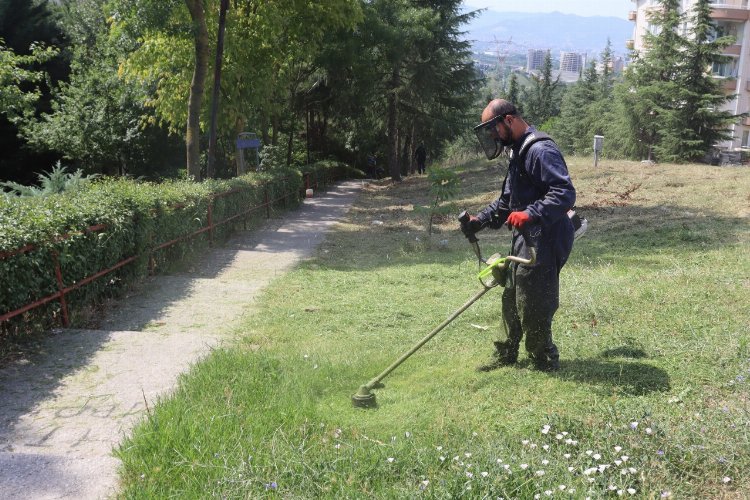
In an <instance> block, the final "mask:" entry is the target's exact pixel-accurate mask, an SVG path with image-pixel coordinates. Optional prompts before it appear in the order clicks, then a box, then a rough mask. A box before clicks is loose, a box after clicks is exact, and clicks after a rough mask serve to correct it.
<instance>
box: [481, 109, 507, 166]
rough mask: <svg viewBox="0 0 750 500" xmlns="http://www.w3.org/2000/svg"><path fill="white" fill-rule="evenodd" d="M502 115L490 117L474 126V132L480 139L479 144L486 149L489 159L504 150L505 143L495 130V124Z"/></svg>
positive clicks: (485, 152)
mask: <svg viewBox="0 0 750 500" xmlns="http://www.w3.org/2000/svg"><path fill="white" fill-rule="evenodd" d="M500 118H501V117H500V116H496V117H494V118H490V119H489V120H487V121H486V122H482V123H480V124H479V125H477V126H476V127H474V133H475V134H476V136H477V139H479V144H480V145H481V146H482V149H483V150H484V154H485V155H486V156H487V159H488V160H493V159H495V158H497V157H498V156H499V155H500V153H501V152H502V150H503V145H502V144H501V143H500V142H501V141H500V139H499V138H498V137H497V132H495V130H494V129H495V124H496V123H497V122H498V120H500Z"/></svg>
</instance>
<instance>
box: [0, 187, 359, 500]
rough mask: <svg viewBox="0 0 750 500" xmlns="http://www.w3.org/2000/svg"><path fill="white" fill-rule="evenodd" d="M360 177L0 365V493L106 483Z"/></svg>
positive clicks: (40, 492)
mask: <svg viewBox="0 0 750 500" xmlns="http://www.w3.org/2000/svg"><path fill="white" fill-rule="evenodd" d="M362 185H363V183H362V181H347V182H343V183H340V184H339V185H337V186H336V187H335V188H332V189H331V190H329V191H328V192H327V193H324V194H321V195H316V197H315V198H312V199H307V200H305V203H304V204H303V206H302V208H300V209H299V210H296V211H294V212H291V213H289V214H286V216H285V217H284V218H282V219H277V220H271V221H269V222H268V224H267V225H266V226H265V227H264V228H263V229H261V230H257V231H253V232H241V233H240V234H238V235H237V236H236V237H234V238H233V239H232V240H230V241H229V242H228V243H227V244H226V245H224V246H222V247H220V248H216V249H213V250H212V251H211V252H209V254H208V255H206V257H205V258H204V259H202V260H201V262H200V263H198V264H196V265H195V268H196V271H194V272H187V273H181V274H177V275H170V276H157V277H154V278H151V279H150V281H149V282H148V283H147V286H144V287H142V290H141V291H139V292H137V293H135V294H134V295H133V296H131V297H128V298H127V299H126V300H123V301H121V303H120V306H119V308H118V309H117V310H115V311H112V312H111V314H109V315H108V317H106V318H103V319H102V321H101V329H100V330H59V331H55V332H54V333H53V334H52V335H50V338H49V339H48V340H46V341H45V343H44V344H45V345H44V347H43V349H42V352H40V353H39V354H36V355H34V356H32V357H30V358H29V359H26V360H21V361H18V362H16V363H14V364H12V365H11V366H6V367H3V368H0V499H5V498H9V499H10V498H12V499H56V498H75V499H89V498H91V499H94V498H104V497H108V496H111V495H112V494H113V493H115V492H116V487H117V467H118V465H119V461H118V460H117V459H116V458H114V457H113V456H112V454H111V451H112V448H113V447H114V446H116V445H117V444H118V442H119V441H120V439H121V438H122V436H123V435H124V434H126V433H127V432H129V430H130V429H131V428H132V426H133V425H134V423H136V422H137V421H138V420H139V419H140V418H141V417H142V415H143V414H144V411H146V409H147V405H148V407H151V406H153V404H154V403H155V402H156V400H157V398H158V397H160V396H164V395H165V394H168V393H169V391H170V390H171V389H173V388H174V386H175V384H176V382H177V378H178V376H179V374H180V373H182V372H184V371H186V370H187V369H188V368H189V367H190V365H191V364H192V363H195V362H196V361H197V360H198V359H200V358H201V357H202V356H204V355H205V354H206V353H208V352H209V351H210V350H211V349H212V348H213V347H215V346H217V345H219V344H220V342H221V341H222V338H223V337H224V336H225V335H226V332H227V329H228V328H227V327H228V326H229V325H231V324H232V322H235V321H237V320H238V319H239V318H240V317H241V316H242V315H243V314H252V303H253V300H254V298H255V297H256V295H257V294H258V293H259V292H260V291H261V290H262V289H263V288H264V287H265V286H266V285H267V284H268V283H269V282H270V281H271V280H272V279H273V278H274V277H276V276H278V275H280V274H282V273H285V272H287V271H288V270H289V269H290V268H291V267H292V266H294V265H295V264H296V263H298V262H299V260H300V259H303V258H305V257H307V256H309V255H310V254H311V253H312V251H313V250H314V249H315V248H316V247H317V245H318V244H319V243H320V242H321V241H322V240H323V237H324V233H325V232H326V230H328V229H330V227H331V226H332V225H333V224H334V223H335V222H336V221H337V220H339V219H340V217H341V216H342V215H344V214H345V212H346V211H347V210H348V208H349V207H350V206H351V203H352V202H353V201H354V199H355V198H356V196H357V194H358V192H359V190H360V189H361V187H362Z"/></svg>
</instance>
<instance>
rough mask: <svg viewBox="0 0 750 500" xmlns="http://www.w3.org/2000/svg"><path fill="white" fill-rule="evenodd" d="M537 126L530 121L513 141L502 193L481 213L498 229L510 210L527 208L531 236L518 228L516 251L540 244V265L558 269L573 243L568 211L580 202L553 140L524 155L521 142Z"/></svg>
mask: <svg viewBox="0 0 750 500" xmlns="http://www.w3.org/2000/svg"><path fill="white" fill-rule="evenodd" d="M533 132H536V129H535V128H534V127H529V128H528V129H527V130H526V133H525V134H524V135H523V137H521V138H520V139H519V140H518V141H516V142H515V143H514V144H513V147H512V154H511V159H510V163H509V166H508V173H507V174H506V176H505V181H504V182H503V188H502V192H501V193H500V197H499V198H498V199H497V200H495V201H494V202H492V203H490V204H489V205H488V206H487V208H485V209H484V210H482V211H481V212H480V213H479V214H478V215H477V217H478V218H479V220H480V222H481V223H482V225H483V226H489V227H491V228H494V229H499V228H501V227H502V226H503V224H504V223H505V221H506V219H507V218H508V215H509V214H510V213H511V212H517V211H526V212H527V213H528V214H529V215H530V216H531V221H530V222H529V223H528V224H527V225H526V227H524V233H526V237H522V235H520V234H516V233H518V231H514V236H513V255H517V256H519V257H523V258H529V256H530V254H529V252H528V248H527V246H528V245H532V246H535V247H536V249H537V265H539V266H555V267H556V268H557V270H558V272H559V271H560V269H561V268H562V266H563V265H564V264H565V262H566V261H567V259H568V256H569V255H570V251H571V250H572V248H573V235H574V232H575V231H574V229H573V223H572V222H571V221H570V219H569V217H568V216H567V213H568V210H570V209H571V208H573V205H574V204H575V201H576V190H575V188H574V187H573V182H572V181H571V180H570V175H569V174H568V166H567V165H566V164H565V160H564V159H563V156H562V153H561V152H560V150H559V149H558V148H557V145H556V144H555V143H554V142H552V141H550V140H542V141H538V142H535V143H533V144H532V145H531V146H530V147H529V148H528V150H527V151H526V154H525V158H522V157H521V155H520V149H521V146H522V145H523V143H524V141H525V140H526V138H527V137H528V136H529V134H531V133H533ZM524 159H525V161H524ZM526 239H528V240H529V241H525V240H526Z"/></svg>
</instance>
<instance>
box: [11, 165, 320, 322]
mask: <svg viewBox="0 0 750 500" xmlns="http://www.w3.org/2000/svg"><path fill="white" fill-rule="evenodd" d="M288 180H289V179H288V178H285V179H275V180H273V181H268V182H265V183H264V184H263V185H262V189H263V192H264V193H263V202H262V203H260V204H258V205H254V206H252V207H249V208H248V209H246V210H243V211H241V212H239V213H236V214H234V215H231V216H229V217H227V218H225V219H223V220H219V221H216V220H214V213H213V212H214V203H215V201H216V200H217V199H219V198H222V197H225V196H229V195H232V194H235V193H238V192H241V191H244V190H245V189H232V190H229V191H225V192H221V193H215V194H212V195H211V196H210V199H209V203H208V207H207V213H206V225H205V226H202V227H201V228H199V229H197V230H195V231H192V232H189V233H186V234H183V235H181V236H179V237H177V238H173V239H171V240H169V241H165V242H162V243H159V244H156V245H154V246H153V247H151V248H149V249H148V250H147V251H146V252H142V253H140V254H138V255H133V256H130V257H127V258H125V259H122V260H120V261H119V262H117V263H116V264H114V265H112V266H110V267H107V268H104V269H100V270H99V271H97V272H95V273H93V274H91V275H90V276H87V277H85V278H83V279H80V280H77V281H74V282H73V283H71V284H68V283H67V281H66V280H65V277H64V276H63V271H62V266H61V265H60V254H59V252H58V250H56V249H52V250H49V252H50V256H51V262H50V264H51V266H52V269H53V272H54V277H55V278H54V279H55V283H54V286H55V287H56V289H57V291H56V292H55V293H52V294H50V295H47V296H45V297H43V298H40V299H36V300H33V301H31V302H29V303H27V304H24V305H23V306H21V307H18V308H17V309H14V310H12V311H7V312H4V313H2V314H0V324H2V323H3V322H5V321H8V320H10V319H12V318H15V317H17V316H20V315H22V314H25V313H27V312H29V311H32V310H33V309H36V308H39V307H41V306H44V305H45V304H48V303H50V302H55V301H57V302H59V303H60V311H61V314H60V318H61V323H62V326H64V327H68V326H70V314H69V307H68V301H67V300H66V296H67V295H69V294H70V293H71V292H73V291H75V290H77V289H79V288H81V287H83V286H85V285H87V284H89V283H91V282H93V281H95V280H97V279H100V278H102V277H104V276H107V275H108V274H110V273H112V272H113V271H116V270H118V269H120V268H122V267H124V266H127V265H128V264H130V263H132V262H134V261H136V260H137V259H140V258H142V257H144V256H147V257H148V262H149V264H148V267H149V271H150V272H152V271H153V268H154V262H155V261H154V258H153V254H154V253H155V252H157V251H159V250H162V249H165V248H168V247H170V246H173V245H176V244H178V243H180V242H183V241H186V240H189V239H191V238H194V237H196V236H199V235H202V234H204V233H208V239H209V244H210V245H212V244H213V241H214V231H215V230H216V228H218V227H220V226H222V225H224V224H228V223H230V222H234V221H237V220H238V219H242V220H244V221H245V222H247V218H248V216H249V215H250V214H252V213H254V212H256V211H259V210H262V209H265V216H266V218H269V217H270V216H271V207H272V206H273V205H274V204H275V203H277V202H282V203H283V204H284V206H285V207H286V206H287V203H288V199H289V197H290V196H292V195H294V194H295V193H293V192H291V190H289V189H287V185H288V183H287V181H288ZM279 182H281V183H283V191H282V194H281V196H278V197H276V198H274V199H271V198H270V196H269V184H271V183H279ZM329 182H330V178H329V177H328V176H327V175H321V174H318V173H315V174H312V176H311V175H310V174H306V175H305V176H304V186H305V189H309V188H316V189H317V188H319V187H320V186H321V185H323V186H325V185H327V184H328V183H329ZM249 189H251V188H248V190H249ZM296 195H297V196H298V197H302V193H299V192H298V193H296ZM106 229H107V225H105V224H97V225H93V226H89V227H87V228H85V229H84V230H82V231H75V232H70V233H66V234H63V235H58V236H55V237H54V238H52V239H51V240H50V241H48V242H45V243H52V244H55V243H59V242H62V241H65V240H67V239H70V238H71V237H74V236H80V235H85V234H90V233H96V232H100V231H104V230H106ZM45 243H43V244H41V245H34V244H28V245H24V246H23V247H19V248H17V249H15V250H10V251H5V252H0V260H5V259H10V258H13V257H15V256H18V255H22V254H25V253H29V252H33V251H36V250H40V249H42V248H43V245H44V244H45ZM44 248H46V247H44Z"/></svg>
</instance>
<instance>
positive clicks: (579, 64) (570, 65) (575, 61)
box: [560, 52, 586, 73]
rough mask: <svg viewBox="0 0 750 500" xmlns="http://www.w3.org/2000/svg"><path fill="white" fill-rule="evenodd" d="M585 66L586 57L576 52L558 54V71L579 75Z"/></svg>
mask: <svg viewBox="0 0 750 500" xmlns="http://www.w3.org/2000/svg"><path fill="white" fill-rule="evenodd" d="M585 65H586V55H585V54H579V53H577V52H560V71H566V72H569V73H580V72H581V71H583V67H584V66H585Z"/></svg>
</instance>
